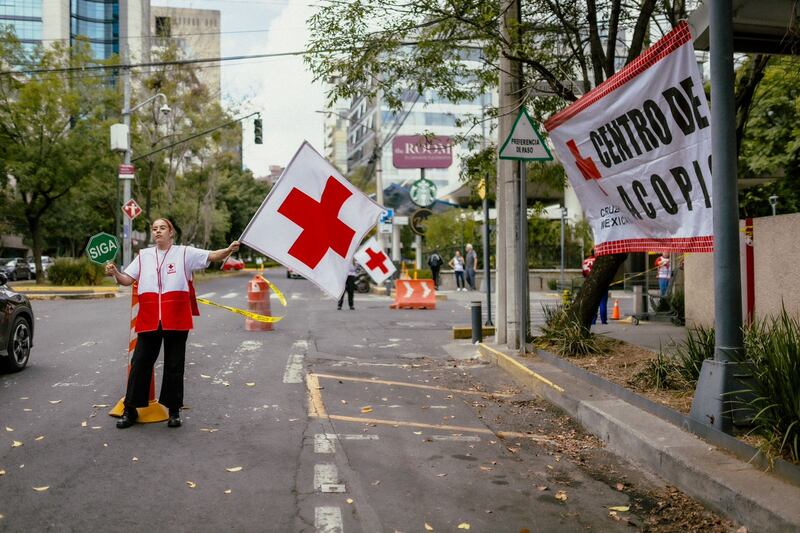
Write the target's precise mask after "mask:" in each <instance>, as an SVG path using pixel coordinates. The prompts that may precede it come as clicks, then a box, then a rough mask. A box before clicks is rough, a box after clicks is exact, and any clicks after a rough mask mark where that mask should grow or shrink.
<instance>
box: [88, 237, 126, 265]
mask: <svg viewBox="0 0 800 533" xmlns="http://www.w3.org/2000/svg"><path fill="white" fill-rule="evenodd" d="M118 251H119V242H118V241H117V238H116V237H114V236H113V235H109V234H108V233H98V234H97V235H92V238H91V239H89V244H87V245H86V255H88V256H89V261H91V262H92V263H97V264H98V265H104V264H106V263H108V262H109V261H113V260H114V258H115V257H117V252H118Z"/></svg>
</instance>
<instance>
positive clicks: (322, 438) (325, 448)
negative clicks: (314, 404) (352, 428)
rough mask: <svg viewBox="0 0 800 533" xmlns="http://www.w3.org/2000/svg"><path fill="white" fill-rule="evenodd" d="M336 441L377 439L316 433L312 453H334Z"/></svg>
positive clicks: (377, 438)
mask: <svg viewBox="0 0 800 533" xmlns="http://www.w3.org/2000/svg"><path fill="white" fill-rule="evenodd" d="M337 440H379V437H378V435H362V434H353V435H348V434H343V433H339V434H336V433H317V434H316V435H314V451H315V452H316V453H336V441H337ZM479 440H480V439H479Z"/></svg>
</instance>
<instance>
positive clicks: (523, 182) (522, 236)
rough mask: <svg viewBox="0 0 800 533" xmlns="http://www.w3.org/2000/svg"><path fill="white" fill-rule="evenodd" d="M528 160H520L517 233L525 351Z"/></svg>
mask: <svg viewBox="0 0 800 533" xmlns="http://www.w3.org/2000/svg"><path fill="white" fill-rule="evenodd" d="M526 167H527V162H526V161H520V162H519V200H518V201H519V231H518V232H517V235H518V236H519V239H518V241H517V254H518V255H517V256H518V259H519V263H518V264H517V268H518V270H519V272H518V276H519V284H518V285H517V287H519V301H518V302H517V306H518V315H519V351H520V353H525V343H527V342H528V331H529V328H528V305H529V304H530V299H531V298H530V294H528V187H527V184H528V169H527V168H526Z"/></svg>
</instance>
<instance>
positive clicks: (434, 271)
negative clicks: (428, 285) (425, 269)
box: [431, 266, 442, 289]
mask: <svg viewBox="0 0 800 533" xmlns="http://www.w3.org/2000/svg"><path fill="white" fill-rule="evenodd" d="M440 268H442V267H440V266H435V267H434V266H432V267H431V275H432V276H433V286H434V287H435V288H437V289H438V288H439V269H440Z"/></svg>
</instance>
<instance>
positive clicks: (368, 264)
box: [355, 237, 397, 285]
mask: <svg viewBox="0 0 800 533" xmlns="http://www.w3.org/2000/svg"><path fill="white" fill-rule="evenodd" d="M355 257H356V261H358V264H359V265H361V266H362V267H364V270H366V271H367V272H368V273H369V275H370V277H371V278H372V279H373V280H374V281H375V283H377V284H379V285H380V284H381V283H383V282H384V281H386V280H387V279H389V277H391V275H392V274H394V273H395V271H396V270H397V269H396V268H395V267H394V263H392V262H391V261H390V260H389V258H388V257H387V256H386V254H385V253H383V250H382V249H381V245H380V244H378V240H377V239H376V238H375V237H370V239H369V240H368V241H367V242H365V243H364V245H363V246H361V248H359V250H358V251H357V252H356V256H355Z"/></svg>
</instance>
